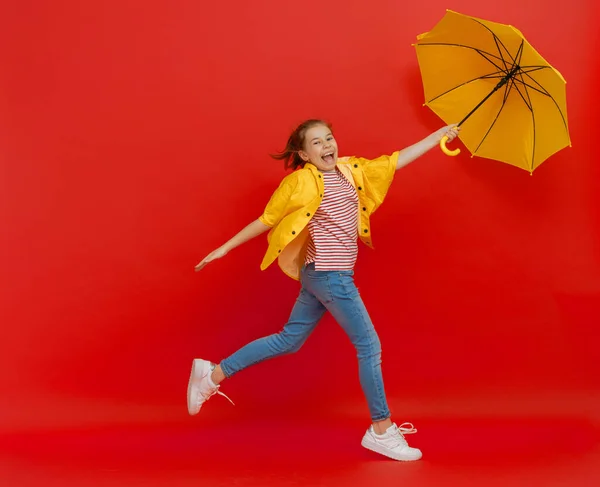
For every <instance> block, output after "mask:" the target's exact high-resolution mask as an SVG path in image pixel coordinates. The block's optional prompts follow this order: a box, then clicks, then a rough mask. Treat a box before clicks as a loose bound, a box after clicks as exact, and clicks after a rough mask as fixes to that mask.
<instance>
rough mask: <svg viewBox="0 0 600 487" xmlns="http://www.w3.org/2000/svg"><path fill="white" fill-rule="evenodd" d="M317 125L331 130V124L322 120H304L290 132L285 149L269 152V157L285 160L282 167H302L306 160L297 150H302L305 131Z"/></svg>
mask: <svg viewBox="0 0 600 487" xmlns="http://www.w3.org/2000/svg"><path fill="white" fill-rule="evenodd" d="M317 125H324V126H325V127H327V128H328V129H329V130H331V124H330V123H328V122H325V121H324V120H317V119H311V120H305V121H304V122H302V123H301V124H300V125H298V126H297V127H296V129H295V130H294V131H293V132H292V134H291V135H290V137H289V139H288V141H287V144H286V145H285V149H284V150H283V151H281V152H279V153H277V154H271V157H272V158H273V159H277V160H278V161H285V162H284V167H285V168H286V169H290V168H291V169H298V168H299V167H304V164H305V163H306V162H305V161H303V160H302V158H301V157H300V154H299V152H300V151H301V150H304V142H305V140H304V137H305V136H306V131H307V130H308V129H310V128H312V127H315V126H317Z"/></svg>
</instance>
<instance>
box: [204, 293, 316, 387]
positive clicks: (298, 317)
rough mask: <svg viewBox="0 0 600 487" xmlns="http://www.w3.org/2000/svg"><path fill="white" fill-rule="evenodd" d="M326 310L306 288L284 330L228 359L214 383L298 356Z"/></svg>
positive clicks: (214, 378)
mask: <svg viewBox="0 0 600 487" xmlns="http://www.w3.org/2000/svg"><path fill="white" fill-rule="evenodd" d="M325 310H326V309H325V306H323V305H322V304H321V303H320V302H319V300H318V299H317V298H316V297H315V296H314V295H313V294H312V293H311V292H309V291H308V290H307V289H305V288H304V286H303V287H302V289H301V291H300V295H299V296H298V299H297V300H296V303H295V305H294V308H293V309H292V313H291V315H290V318H289V320H288V322H287V323H286V325H285V326H284V327H283V330H282V331H281V332H279V333H276V334H274V335H270V336H267V337H263V338H259V339H258V340H255V341H253V342H251V343H249V344H248V345H246V346H244V347H242V348H240V349H239V350H238V351H237V352H235V353H234V354H232V355H230V356H229V357H227V358H226V359H224V360H223V361H222V362H221V363H220V364H219V365H218V366H217V367H216V368H215V370H213V373H212V377H211V378H212V380H213V382H214V383H215V384H218V383H219V382H221V381H222V380H223V379H225V378H226V377H231V376H232V375H234V374H236V373H238V372H239V371H241V370H243V369H245V368H246V367H249V366H251V365H254V364H257V363H259V362H262V361H263V360H267V359H271V358H273V357H277V356H280V355H284V354H289V353H294V352H297V351H298V350H299V349H300V347H302V345H303V344H304V342H305V341H306V339H307V338H308V337H309V335H310V334H311V333H312V331H313V330H314V329H315V327H316V326H317V323H318V322H319V320H320V319H321V317H322V316H323V314H324V313H325Z"/></svg>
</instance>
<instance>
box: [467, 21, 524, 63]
mask: <svg viewBox="0 0 600 487" xmlns="http://www.w3.org/2000/svg"><path fill="white" fill-rule="evenodd" d="M472 20H473V21H474V22H477V23H478V24H479V25H481V26H482V27H483V28H484V29H487V30H488V31H489V33H490V34H492V36H494V42H495V43H496V47H497V48H498V53H499V54H500V57H501V58H502V61H503V62H504V63H505V64H506V60H505V59H504V56H503V55H502V50H501V49H500V46H499V45H498V43H500V45H501V46H502V47H503V48H504V50H505V51H506V54H508V56H509V57H510V60H511V61H512V64H513V66H514V65H515V61H516V60H515V59H513V57H512V56H511V54H510V51H509V50H508V49H507V48H506V46H505V45H504V43H503V42H502V40H501V39H500V38H499V37H498V36H497V35H496V34H495V33H494V31H493V30H492V29H490V28H489V27H488V26H487V25H485V24H484V23H483V22H481V21H479V20H477V19H472ZM507 69H508V67H507Z"/></svg>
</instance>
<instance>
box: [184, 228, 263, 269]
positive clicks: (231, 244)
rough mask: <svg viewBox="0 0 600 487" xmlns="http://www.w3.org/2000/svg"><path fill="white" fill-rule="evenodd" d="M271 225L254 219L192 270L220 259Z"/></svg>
mask: <svg viewBox="0 0 600 487" xmlns="http://www.w3.org/2000/svg"><path fill="white" fill-rule="evenodd" d="M270 229H271V227H269V226H267V225H265V224H264V223H263V222H261V221H260V220H255V221H253V222H252V223H250V225H248V226H246V227H245V228H244V229H243V230H242V231H241V232H239V233H238V234H237V235H235V236H234V237H233V238H231V239H230V240H228V241H227V242H225V243H224V244H223V245H221V246H220V247H219V248H218V249H217V250H213V251H212V252H211V253H210V254H208V255H207V256H206V257H204V259H202V261H201V262H200V263H199V264H198V265H197V266H196V267H194V270H195V271H196V272H198V271H199V270H200V269H202V268H203V267H204V266H205V265H206V264H208V263H209V262H212V261H213V260H216V259H220V258H221V257H225V255H227V253H228V252H229V251H230V250H233V249H235V248H236V247H238V246H239V245H242V244H243V243H244V242H247V241H248V240H251V239H253V238H254V237H258V236H259V235H261V234H263V233H265V232H266V231H268V230H270Z"/></svg>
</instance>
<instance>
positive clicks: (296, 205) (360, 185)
mask: <svg viewBox="0 0 600 487" xmlns="http://www.w3.org/2000/svg"><path fill="white" fill-rule="evenodd" d="M458 131H459V128H458V127H457V126H456V125H448V126H446V127H443V128H441V129H439V130H438V131H436V132H434V133H432V134H431V135H429V136H428V137H426V138H424V139H423V140H421V141H420V142H417V143H416V144H414V145H411V146H410V147H407V148H405V149H403V150H401V151H396V152H394V153H393V154H391V155H389V156H381V157H379V158H377V159H372V160H368V159H364V158H360V157H344V158H338V146H337V143H336V141H335V138H334V137H333V133H332V130H331V126H330V125H329V124H328V123H326V122H324V121H322V120H307V121H305V122H303V123H302V124H300V125H299V126H298V127H297V128H296V130H294V131H293V132H292V134H291V135H290V137H289V139H288V142H287V145H286V148H285V150H284V151H283V152H282V153H280V154H277V155H275V156H273V157H275V158H276V159H279V160H284V161H285V166H286V168H291V169H293V170H294V171H293V172H292V173H291V174H289V175H288V176H286V177H285V178H284V179H283V180H282V182H281V184H280V185H279V187H278V188H277V190H276V191H275V192H274V193H273V195H272V196H271V199H270V200H269V202H268V204H267V206H266V208H265V210H264V213H263V214H262V215H261V216H260V218H258V219H257V220H256V221H253V222H252V223H250V224H249V225H248V226H246V227H245V228H244V229H243V230H242V231H240V232H239V233H238V234H237V235H235V236H234V237H233V238H232V239H231V240H229V241H228V242H226V243H225V244H223V245H222V246H221V247H219V248H218V249H216V250H215V251H213V252H211V253H210V254H209V255H207V256H206V257H205V258H204V259H203V260H202V261H201V262H200V263H199V264H198V265H197V266H196V267H195V269H196V271H199V270H200V269H202V268H203V267H204V266H205V265H206V264H208V263H209V262H212V261H214V260H216V259H220V258H221V257H224V256H225V255H226V254H227V253H228V252H229V251H231V250H232V249H234V248H236V247H237V246H239V245H241V244H243V243H244V242H247V241H248V240H250V239H252V238H254V237H256V236H258V235H260V234H262V233H264V232H266V231H268V230H270V233H269V238H268V242H269V244H268V249H267V252H266V255H265V256H264V259H263V261H262V264H261V269H262V270H264V269H266V268H267V267H268V266H269V265H271V264H272V263H273V262H274V261H275V259H277V260H278V264H279V266H280V268H281V269H282V270H283V272H285V273H286V274H287V275H288V276H290V277H291V278H293V279H296V280H299V281H300V283H301V289H300V295H299V296H298V298H297V300H296V303H295V305H294V307H293V309H292V312H291V315H290V318H289V320H288V322H287V324H286V325H285V326H284V327H283V330H282V331H281V332H280V333H276V334H274V335H270V336H267V337H264V338H260V339H258V340H255V341H253V342H251V343H249V344H248V345H246V346H244V347H242V348H241V349H240V350H238V351H237V352H235V353H234V354H233V355H230V356H229V357H227V358H225V359H223V360H222V361H221V362H220V363H219V364H218V365H217V364H214V363H212V362H210V361H208V360H203V359H199V358H197V359H195V360H194V361H193V362H192V371H191V375H190V380H189V384H188V393H187V402H188V412H189V413H190V414H191V415H194V414H197V413H198V412H199V411H200V408H201V407H202V405H203V404H204V403H205V402H206V401H207V400H208V399H209V398H210V397H212V396H213V395H214V394H220V395H222V396H225V395H224V394H223V393H222V392H220V391H219V389H220V383H221V382H222V381H223V380H225V379H226V378H229V377H231V376H233V375H234V374H236V373H237V372H239V371H241V370H243V369H245V368H247V367H249V366H251V365H254V364H256V363H259V362H261V361H263V360H266V359H270V358H273V357H277V356H280V355H283V354H289V353H293V352H296V351H298V350H299V349H300V347H301V346H302V345H303V344H304V342H305V341H306V339H307V338H308V337H309V335H310V334H311V332H312V331H313V330H314V329H315V327H316V326H317V323H318V322H319V320H320V319H321V317H322V316H323V315H324V313H325V312H326V311H329V312H330V313H331V314H332V315H333V317H334V318H335V320H336V321H337V322H338V323H339V325H340V326H341V327H342V328H343V329H344V331H345V332H346V333H347V335H348V337H349V338H350V340H351V341H352V344H353V345H354V347H355V348H356V352H357V356H358V370H359V379H360V384H361V387H362V390H363V393H364V395H365V397H366V402H367V405H368V408H369V412H370V415H371V422H372V424H371V425H370V426H369V429H368V430H367V432H366V433H365V435H364V437H363V439H362V446H364V447H365V448H368V449H369V450H372V451H374V452H377V453H380V454H382V455H385V456H387V457H389V458H393V459H395V460H404V461H410V460H418V459H420V458H421V456H422V455H421V451H420V450H418V449H417V448H411V447H410V446H408V443H407V442H406V440H405V438H404V435H405V434H410V433H416V431H417V430H416V429H415V428H414V426H413V425H412V424H411V423H404V424H402V425H400V427H398V426H396V424H395V423H393V422H392V420H391V414H390V411H389V409H388V404H387V400H386V396H385V390H384V386H383V378H382V373H381V345H380V342H379V338H378V336H377V333H376V331H375V328H374V327H373V323H372V322H371V319H370V318H369V314H368V313H367V310H366V308H365V305H364V304H363V301H362V299H361V297H360V295H359V293H358V289H357V288H356V286H355V284H354V279H353V276H354V271H353V269H354V264H355V262H356V258H357V254H358V238H360V240H361V241H362V242H363V243H364V244H365V245H366V246H367V247H372V235H371V234H372V230H371V224H370V220H369V219H370V216H371V215H372V214H373V213H374V212H375V210H377V208H378V207H379V206H380V205H381V203H382V202H383V200H384V198H385V196H386V194H387V191H388V189H389V187H390V184H391V183H392V180H393V177H394V173H395V171H397V170H398V169H400V168H401V167H404V166H406V165H407V164H409V163H410V162H412V161H414V160H415V159H417V158H418V157H420V156H422V155H423V154H425V153H426V152H427V151H429V150H431V149H432V148H434V147H435V146H436V145H438V144H439V142H440V140H441V139H442V137H443V136H444V135H446V136H447V137H448V140H453V139H454V138H455V137H456V136H457V135H458ZM225 397H227V396H225ZM227 399H229V398H227Z"/></svg>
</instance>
